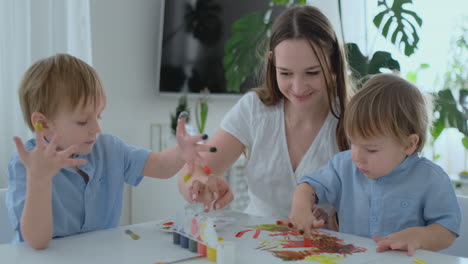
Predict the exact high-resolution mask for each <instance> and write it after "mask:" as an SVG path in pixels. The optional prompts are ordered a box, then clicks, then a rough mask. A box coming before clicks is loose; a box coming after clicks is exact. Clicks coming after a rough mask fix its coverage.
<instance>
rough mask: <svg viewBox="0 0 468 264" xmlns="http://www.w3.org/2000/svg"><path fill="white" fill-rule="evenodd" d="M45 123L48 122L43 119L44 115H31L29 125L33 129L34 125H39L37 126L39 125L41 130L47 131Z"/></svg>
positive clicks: (37, 113) (35, 113)
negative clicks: (30, 124)
mask: <svg viewBox="0 0 468 264" xmlns="http://www.w3.org/2000/svg"><path fill="white" fill-rule="evenodd" d="M47 122H48V121H47V118H46V117H45V115H44V114H42V113H40V112H34V113H32V115H31V123H32V125H33V127H36V124H37V123H39V124H41V126H42V128H44V129H47V128H49V126H48V124H47Z"/></svg>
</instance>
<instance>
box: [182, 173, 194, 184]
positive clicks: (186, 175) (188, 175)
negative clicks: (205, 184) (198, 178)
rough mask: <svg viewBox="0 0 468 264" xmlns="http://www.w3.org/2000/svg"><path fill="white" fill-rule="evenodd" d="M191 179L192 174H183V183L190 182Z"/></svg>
mask: <svg viewBox="0 0 468 264" xmlns="http://www.w3.org/2000/svg"><path fill="white" fill-rule="evenodd" d="M191 177H192V174H190V173H187V174H185V176H184V182H187V181H188V180H190V178H191Z"/></svg>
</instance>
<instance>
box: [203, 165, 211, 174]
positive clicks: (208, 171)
mask: <svg viewBox="0 0 468 264" xmlns="http://www.w3.org/2000/svg"><path fill="white" fill-rule="evenodd" d="M203 171H205V173H206V175H210V174H211V169H210V168H208V166H204V167H203Z"/></svg>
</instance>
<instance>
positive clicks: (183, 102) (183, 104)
mask: <svg viewBox="0 0 468 264" xmlns="http://www.w3.org/2000/svg"><path fill="white" fill-rule="evenodd" d="M184 111H185V112H187V113H188V116H187V120H185V122H186V123H188V122H190V109H189V108H188V104H187V96H186V95H182V96H181V97H180V98H179V104H178V105H177V108H176V112H175V114H171V132H172V134H173V135H175V134H176V128H177V120H178V118H179V115H180V113H182V112H184Z"/></svg>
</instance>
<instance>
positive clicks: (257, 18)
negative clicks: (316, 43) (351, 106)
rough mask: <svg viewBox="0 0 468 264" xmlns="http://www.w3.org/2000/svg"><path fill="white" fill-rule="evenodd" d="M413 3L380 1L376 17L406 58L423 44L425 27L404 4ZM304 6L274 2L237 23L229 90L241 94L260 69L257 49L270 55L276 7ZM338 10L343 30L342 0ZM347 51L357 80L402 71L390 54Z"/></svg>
mask: <svg viewBox="0 0 468 264" xmlns="http://www.w3.org/2000/svg"><path fill="white" fill-rule="evenodd" d="M411 3H412V1H411V0H394V1H393V4H392V6H391V7H390V6H388V4H387V1H386V0H378V6H379V7H381V8H383V10H382V11H381V12H380V13H379V14H377V15H376V16H375V18H374V24H375V25H376V26H377V28H379V29H380V26H381V25H382V31H381V33H382V35H383V36H384V37H388V36H389V37H390V40H391V42H392V43H393V44H394V45H396V46H397V47H400V46H403V49H404V54H405V55H406V56H410V55H411V54H413V53H414V51H415V49H416V48H417V45H418V42H419V36H418V33H417V27H416V26H415V25H417V26H419V27H420V26H421V25H422V19H421V18H420V17H419V16H418V15H417V14H416V13H415V12H413V11H411V10H408V9H405V8H403V5H404V4H411ZM303 4H306V1H305V0H271V2H270V5H269V6H268V7H267V9H266V10H264V11H258V12H254V13H250V14H246V15H245V16H243V17H241V18H240V19H239V20H237V21H236V22H235V23H234V24H233V27H232V32H233V33H232V36H231V38H230V39H229V40H228V41H227V43H226V44H225V47H224V54H225V55H224V58H223V64H224V69H225V78H226V81H227V90H228V91H232V92H238V91H240V87H241V85H242V83H244V81H245V80H246V79H247V77H249V76H250V75H251V74H252V73H254V72H256V70H257V69H258V67H259V65H260V62H261V59H262V58H261V57H259V56H256V55H254V54H255V50H256V48H257V51H258V53H260V54H262V55H263V54H265V52H266V49H267V43H266V40H267V37H268V34H269V32H270V29H271V26H272V24H273V21H271V13H272V10H273V8H274V7H275V6H278V5H284V6H286V7H289V6H292V5H303ZM338 7H339V16H340V25H341V28H342V31H343V20H342V19H341V17H342V6H341V1H340V0H338ZM408 32H409V33H408ZM347 48H348V50H349V56H350V66H351V69H353V75H354V77H355V78H358V79H361V78H362V77H365V76H367V75H368V74H373V73H378V72H381V69H382V68H387V69H390V70H400V64H399V63H398V61H396V60H395V59H394V58H392V55H391V54H390V53H388V52H385V51H377V52H375V53H374V54H372V55H363V54H362V53H361V51H360V50H359V48H358V47H357V45H356V44H354V43H349V44H347ZM369 58H370V59H369Z"/></svg>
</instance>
